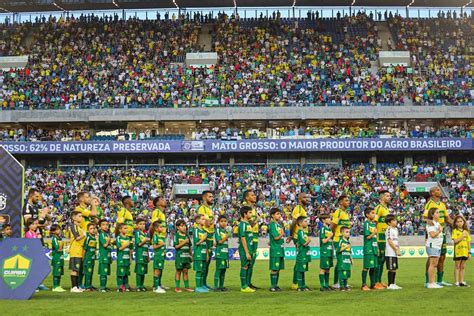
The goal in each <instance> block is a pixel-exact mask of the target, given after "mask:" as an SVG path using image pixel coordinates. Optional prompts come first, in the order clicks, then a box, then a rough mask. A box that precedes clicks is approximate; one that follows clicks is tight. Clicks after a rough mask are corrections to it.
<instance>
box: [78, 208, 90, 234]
mask: <svg viewBox="0 0 474 316" xmlns="http://www.w3.org/2000/svg"><path fill="white" fill-rule="evenodd" d="M74 212H80V213H81V214H82V218H83V221H82V223H81V228H82V229H83V230H84V231H87V224H89V223H90V222H91V217H90V216H91V209H90V207H87V206H85V205H78V206H76V208H75V209H74Z"/></svg>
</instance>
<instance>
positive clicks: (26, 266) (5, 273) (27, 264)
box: [1, 254, 32, 290]
mask: <svg viewBox="0 0 474 316" xmlns="http://www.w3.org/2000/svg"><path fill="white" fill-rule="evenodd" d="M31 262H32V260H31V259H30V258H27V257H25V256H24V255H22V254H16V255H13V256H11V257H9V258H6V259H5V260H3V262H2V266H1V276H2V279H3V281H4V282H5V284H6V285H7V286H8V287H9V288H11V289H13V290H14V289H16V288H17V287H19V286H20V285H22V284H23V283H24V282H25V281H26V279H27V278H28V275H29V274H30V270H31Z"/></svg>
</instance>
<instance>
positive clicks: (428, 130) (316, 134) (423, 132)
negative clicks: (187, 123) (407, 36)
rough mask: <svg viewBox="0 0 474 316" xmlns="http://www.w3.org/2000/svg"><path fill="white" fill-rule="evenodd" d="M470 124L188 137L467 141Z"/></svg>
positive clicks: (208, 131) (215, 131)
mask: <svg viewBox="0 0 474 316" xmlns="http://www.w3.org/2000/svg"><path fill="white" fill-rule="evenodd" d="M473 133H474V125H471V126H468V125H462V126H450V127H448V126H441V127H439V128H435V127H431V126H424V127H421V126H414V127H413V128H407V129H405V128H401V127H390V126H381V127H360V126H352V127H343V126H326V127H323V126H317V127H316V126H308V127H279V128H268V129H265V130H263V129H259V128H248V129H241V128H230V127H228V128H219V127H214V128H202V129H199V130H198V131H196V132H193V136H192V138H193V139H195V140H203V139H222V140H239V139H267V138H271V139H278V138H391V137H397V138H407V137H414V138H420V137H421V138H430V137H436V138H439V137H463V138H471V137H472V135H473Z"/></svg>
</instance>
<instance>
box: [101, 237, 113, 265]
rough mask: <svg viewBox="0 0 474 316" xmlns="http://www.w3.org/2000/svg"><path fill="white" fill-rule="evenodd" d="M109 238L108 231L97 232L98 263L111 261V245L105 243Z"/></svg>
mask: <svg viewBox="0 0 474 316" xmlns="http://www.w3.org/2000/svg"><path fill="white" fill-rule="evenodd" d="M110 239H111V237H110V234H109V233H108V232H104V231H100V232H99V263H105V264H110V263H111V262H112V255H111V254H112V245H111V244H110V242H109V244H108V245H107V246H105V244H107V242H108V241H109V240H110Z"/></svg>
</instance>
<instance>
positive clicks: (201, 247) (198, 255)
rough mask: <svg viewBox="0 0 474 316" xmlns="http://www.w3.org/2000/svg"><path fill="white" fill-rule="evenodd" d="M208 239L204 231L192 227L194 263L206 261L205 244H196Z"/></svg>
mask: <svg viewBox="0 0 474 316" xmlns="http://www.w3.org/2000/svg"><path fill="white" fill-rule="evenodd" d="M203 238H206V240H207V238H208V236H207V233H206V231H205V230H204V229H201V228H199V227H197V226H196V227H194V231H193V245H194V247H193V259H194V261H206V260H207V244H206V242H203V243H201V244H198V243H199V242H200V241H201V239H203Z"/></svg>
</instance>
